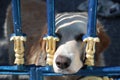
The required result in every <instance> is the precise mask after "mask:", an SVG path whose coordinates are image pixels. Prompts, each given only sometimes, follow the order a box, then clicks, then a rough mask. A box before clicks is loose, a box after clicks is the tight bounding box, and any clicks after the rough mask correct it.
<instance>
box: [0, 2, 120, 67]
mask: <svg viewBox="0 0 120 80" xmlns="http://www.w3.org/2000/svg"><path fill="white" fill-rule="evenodd" d="M10 1H11V0H0V38H1V39H2V38H4V37H3V24H4V21H5V15H6V8H7V7H8V4H9V3H10ZM83 1H85V0H56V11H57V12H73V11H75V12H77V11H78V10H77V7H78V5H79V4H80V3H81V2H83ZM103 1H104V0H103ZM114 2H119V3H120V0H114ZM98 18H99V19H100V21H101V22H102V23H103V25H104V27H105V30H106V32H107V33H108V35H109V36H110V39H111V44H110V46H109V48H108V49H107V50H106V51H105V59H106V64H107V65H112V66H117V65H120V62H119V61H120V52H119V51H120V30H119V28H120V17H119V16H117V17H111V18H102V17H99V16H98ZM2 58H4V57H2Z"/></svg>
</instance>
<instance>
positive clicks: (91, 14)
mask: <svg viewBox="0 0 120 80" xmlns="http://www.w3.org/2000/svg"><path fill="white" fill-rule="evenodd" d="M97 2H98V0H89V1H88V4H89V8H88V24H87V34H86V35H85V37H96V21H97V19H96V17H97V16H96V15H97Z"/></svg>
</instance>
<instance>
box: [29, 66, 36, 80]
mask: <svg viewBox="0 0 120 80" xmlns="http://www.w3.org/2000/svg"><path fill="white" fill-rule="evenodd" d="M36 75H37V74H36V68H35V67H32V68H30V80H37V78H36Z"/></svg>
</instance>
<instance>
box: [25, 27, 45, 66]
mask: <svg viewBox="0 0 120 80" xmlns="http://www.w3.org/2000/svg"><path fill="white" fill-rule="evenodd" d="M46 32H47V29H45V30H44V31H43V32H42V36H41V37H40V39H39V40H38V41H37V42H34V44H33V45H32V47H31V48H30V51H29V53H28V54H27V55H26V64H35V65H41V66H44V65H45V64H46V55H47V54H46V50H45V48H46V47H45V45H46V44H45V41H44V40H43V36H44V35H45V34H46Z"/></svg>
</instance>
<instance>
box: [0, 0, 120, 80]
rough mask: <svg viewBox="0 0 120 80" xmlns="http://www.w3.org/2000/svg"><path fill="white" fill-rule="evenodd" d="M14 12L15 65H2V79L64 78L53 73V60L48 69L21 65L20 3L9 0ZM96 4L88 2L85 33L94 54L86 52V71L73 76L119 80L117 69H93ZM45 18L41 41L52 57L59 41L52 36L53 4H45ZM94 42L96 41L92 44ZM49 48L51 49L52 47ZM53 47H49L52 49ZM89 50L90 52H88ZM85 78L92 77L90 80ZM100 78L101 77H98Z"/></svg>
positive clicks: (116, 67)
mask: <svg viewBox="0 0 120 80" xmlns="http://www.w3.org/2000/svg"><path fill="white" fill-rule="evenodd" d="M12 8H13V21H14V34H12V37H11V40H14V51H15V57H16V59H15V64H16V65H13V66H11V65H1V66H0V74H1V75H29V76H30V80H43V77H44V76H63V74H58V73H54V71H53V68H52V66H51V65H52V58H51V57H49V56H48V58H49V59H48V60H47V64H49V65H48V66H35V65H24V57H23V56H24V42H25V41H26V35H25V34H23V33H22V30H21V13H20V0H12ZM96 8H97V0H89V10H88V14H89V15H88V16H89V18H88V19H89V20H88V30H87V34H86V35H85V36H84V41H86V42H87V45H88V47H89V45H92V50H93V51H88V52H87V51H86V52H87V55H89V56H90V57H87V60H86V63H85V65H87V66H86V68H85V69H82V70H80V71H79V72H77V73H75V74H72V75H80V76H86V79H84V80H111V78H113V79H115V80H120V67H119V66H115V67H112V66H109V67H95V66H94V57H93V56H94V53H95V51H94V47H95V45H93V44H89V37H92V40H93V43H94V44H95V43H96V42H98V41H99V39H98V38H97V35H96V10H97V9H96ZM47 12H48V13H47V15H48V34H47V36H46V37H45V38H44V40H45V41H46V42H47V43H48V45H49V46H50V47H49V46H48V47H47V50H46V51H47V52H48V53H49V55H51V56H53V55H54V51H55V46H56V44H55V43H56V41H58V38H57V37H56V35H55V32H54V31H55V16H54V15H55V14H54V12H55V11H54V0H47ZM94 39H95V40H94ZM51 42H52V44H54V45H51ZM51 46H52V47H51ZM90 49H91V48H90ZM87 76H92V77H91V78H90V77H89V78H90V79H88V78H87ZM97 76H100V77H97Z"/></svg>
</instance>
